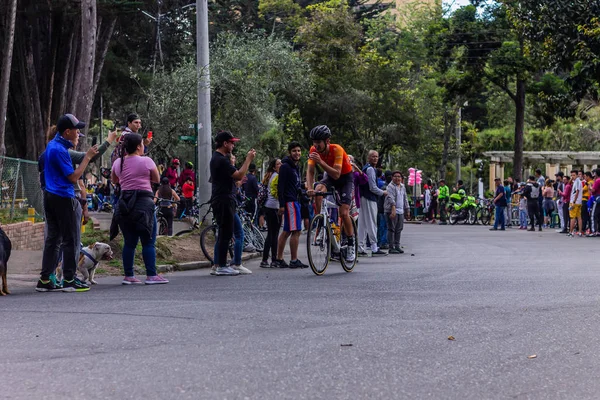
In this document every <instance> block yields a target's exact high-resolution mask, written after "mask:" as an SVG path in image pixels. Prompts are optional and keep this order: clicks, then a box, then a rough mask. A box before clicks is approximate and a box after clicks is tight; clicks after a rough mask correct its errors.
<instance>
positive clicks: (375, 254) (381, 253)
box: [373, 250, 387, 257]
mask: <svg viewBox="0 0 600 400" xmlns="http://www.w3.org/2000/svg"><path fill="white" fill-rule="evenodd" d="M375 256H387V253H386V252H385V251H381V250H377V251H374V252H373V257H375Z"/></svg>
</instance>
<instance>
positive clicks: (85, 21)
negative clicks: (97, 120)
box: [76, 0, 98, 148]
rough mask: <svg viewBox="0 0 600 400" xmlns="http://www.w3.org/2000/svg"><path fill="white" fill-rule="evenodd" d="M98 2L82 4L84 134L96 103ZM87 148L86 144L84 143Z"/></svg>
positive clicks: (80, 113) (80, 108) (81, 115)
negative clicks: (95, 71) (95, 67)
mask: <svg viewBox="0 0 600 400" xmlns="http://www.w3.org/2000/svg"><path fill="white" fill-rule="evenodd" d="M97 23H98V22H97V20H96V0H82V2H81V26H82V29H81V48H80V52H79V55H80V58H79V60H78V61H79V63H78V70H77V71H76V73H77V74H78V75H80V77H79V91H78V92H76V93H77V107H76V110H77V111H76V112H77V114H76V116H77V118H79V119H81V120H83V121H85V122H86V123H87V125H86V127H85V129H84V132H85V133H86V134H87V131H88V129H89V126H90V116H91V115H92V105H93V103H94V65H95V64H96V31H97V26H98V25H97ZM82 144H83V145H84V146H83V148H85V147H86V146H85V144H86V143H85V142H84V143H82Z"/></svg>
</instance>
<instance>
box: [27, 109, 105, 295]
mask: <svg viewBox="0 0 600 400" xmlns="http://www.w3.org/2000/svg"><path fill="white" fill-rule="evenodd" d="M56 125H57V131H58V132H57V134H56V136H55V137H54V139H53V140H51V141H50V142H49V143H48V146H47V147H46V151H45V156H44V182H45V190H44V211H45V217H46V240H45V242H44V252H43V256H42V272H41V276H40V280H39V281H38V283H37V286H36V290H37V291H38V292H51V291H56V290H62V291H65V292H82V291H87V290H89V289H90V288H89V286H87V285H85V284H83V283H81V282H79V281H78V280H77V279H75V278H76V269H77V260H78V255H79V245H80V242H79V241H78V240H77V238H78V235H79V232H80V226H81V213H82V211H81V206H82V204H81V202H80V201H79V200H78V199H77V198H76V197H75V189H74V187H73V185H74V184H76V183H77V181H78V180H79V178H80V177H81V175H82V174H83V172H84V171H85V168H86V167H87V165H88V163H89V162H90V160H91V159H92V158H93V157H94V156H95V155H96V154H98V148H97V146H92V147H90V149H89V150H88V151H87V152H86V155H85V157H84V158H83V160H82V161H81V163H80V164H79V167H77V169H74V168H73V163H72V161H71V157H70V156H69V151H68V149H70V148H71V147H73V143H75V142H76V141H77V138H78V137H79V134H80V132H79V130H80V129H81V128H83V127H85V123H84V122H82V121H79V120H78V119H77V118H76V117H75V116H74V115H72V114H65V115H63V116H61V117H60V118H59V120H58V123H57V124H56ZM61 244H62V248H63V278H64V279H63V285H62V288H60V287H57V286H56V285H55V283H54V282H53V281H52V280H50V275H51V274H53V273H54V271H55V269H56V266H57V265H58V256H59V251H60V248H61Z"/></svg>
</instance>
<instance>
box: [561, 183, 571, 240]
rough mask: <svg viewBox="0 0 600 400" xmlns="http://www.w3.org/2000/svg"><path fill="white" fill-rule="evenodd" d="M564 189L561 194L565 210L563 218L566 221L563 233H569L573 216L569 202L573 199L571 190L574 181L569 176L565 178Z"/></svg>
mask: <svg viewBox="0 0 600 400" xmlns="http://www.w3.org/2000/svg"><path fill="white" fill-rule="evenodd" d="M563 183H564V190H563V192H562V194H561V196H562V203H563V204H562V211H563V219H564V221H565V226H564V228H563V231H561V233H567V234H568V233H569V232H570V230H569V228H570V225H571V217H570V215H569V202H570V201H571V190H572V189H573V182H571V179H570V178H569V177H568V176H565V177H564V178H563Z"/></svg>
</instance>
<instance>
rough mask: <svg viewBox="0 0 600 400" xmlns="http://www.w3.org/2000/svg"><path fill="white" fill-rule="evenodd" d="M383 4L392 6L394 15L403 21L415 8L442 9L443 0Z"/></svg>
mask: <svg viewBox="0 0 600 400" xmlns="http://www.w3.org/2000/svg"><path fill="white" fill-rule="evenodd" d="M376 2H377V0H370V1H367V4H368V3H376ZM381 3H382V4H390V3H391V4H392V7H391V8H392V10H391V11H392V13H393V14H396V15H398V16H399V17H400V18H401V19H402V18H403V16H405V15H406V12H407V11H409V10H411V9H414V8H422V7H431V8H437V7H440V8H441V7H442V1H441V0H383V1H382V2H381Z"/></svg>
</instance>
